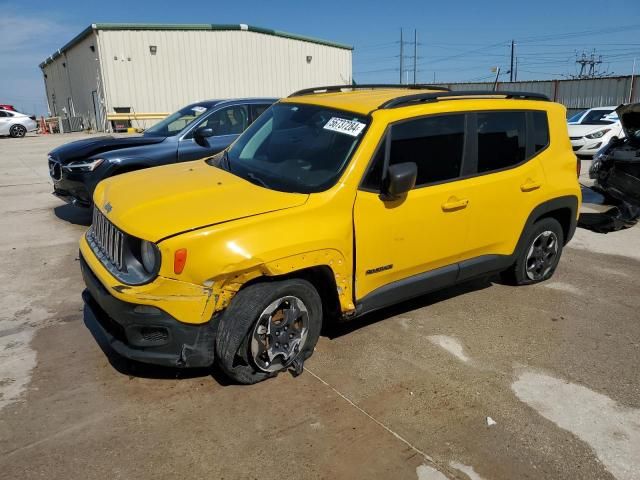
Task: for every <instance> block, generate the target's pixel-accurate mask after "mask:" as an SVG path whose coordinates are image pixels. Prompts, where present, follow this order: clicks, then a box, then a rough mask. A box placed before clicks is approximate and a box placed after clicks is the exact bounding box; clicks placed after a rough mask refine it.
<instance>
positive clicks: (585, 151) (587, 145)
mask: <svg viewBox="0 0 640 480" xmlns="http://www.w3.org/2000/svg"><path fill="white" fill-rule="evenodd" d="M602 145H603V143H602V139H594V140H589V139H587V138H584V137H580V138H577V139H573V138H572V139H571V146H572V147H573V152H574V153H575V154H576V155H585V156H593V155H595V154H596V153H598V151H599V150H600V148H602Z"/></svg>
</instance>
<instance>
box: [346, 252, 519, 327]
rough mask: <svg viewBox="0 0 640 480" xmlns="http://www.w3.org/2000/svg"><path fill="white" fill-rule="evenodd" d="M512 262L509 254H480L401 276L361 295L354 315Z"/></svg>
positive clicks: (448, 285) (493, 271) (467, 278)
mask: <svg viewBox="0 0 640 480" xmlns="http://www.w3.org/2000/svg"><path fill="white" fill-rule="evenodd" d="M513 262H514V258H513V257H512V256H510V255H483V256H481V257H477V258H472V259H470V260H465V261H463V262H460V263H455V264H453V265H447V266H445V267H440V268H436V269H435V270H431V271H428V272H424V273H419V274H418V275H414V276H412V277H409V278H403V279H402V280H398V281H396V282H393V283H390V284H388V285H384V286H382V287H380V288H377V289H376V290H374V291H373V292H371V293H369V294H368V295H366V296H364V297H363V298H362V299H361V300H360V301H359V302H358V303H357V305H356V316H360V315H364V314H365V313H370V312H373V311H375V310H379V309H381V308H384V307H388V306H390V305H394V304H396V303H400V302H404V301H406V300H410V299H412V298H415V297H419V296H421V295H424V294H427V293H430V292H434V291H436V290H441V289H443V288H446V287H450V286H452V285H455V284H457V283H461V282H465V281H467V280H470V279H472V278H476V277H479V276H482V275H488V274H491V273H497V272H500V271H502V270H505V269H506V268H508V267H509V266H511V265H512V264H513Z"/></svg>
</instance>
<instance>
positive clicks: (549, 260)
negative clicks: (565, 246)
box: [525, 230, 558, 281]
mask: <svg viewBox="0 0 640 480" xmlns="http://www.w3.org/2000/svg"><path fill="white" fill-rule="evenodd" d="M557 256H558V236H557V235H556V234H555V233H554V232H552V231H551V230H546V231H544V232H542V233H541V234H539V235H538V236H537V237H536V238H535V239H534V240H533V243H532V244H531V247H530V248H529V252H528V253H527V260H526V263H525V269H526V273H527V277H529V279H530V280H534V281H538V280H542V279H543V278H545V277H546V276H547V275H548V274H549V272H550V271H551V270H552V269H553V266H554V264H555V259H556V257H557Z"/></svg>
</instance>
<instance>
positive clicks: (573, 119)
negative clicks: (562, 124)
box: [567, 110, 584, 123]
mask: <svg viewBox="0 0 640 480" xmlns="http://www.w3.org/2000/svg"><path fill="white" fill-rule="evenodd" d="M582 115H584V110H580V111H579V112H578V113H576V114H575V115H573V116H571V117H570V118H569V120H567V122H569V123H575V122H577V121H579V120H580V117H582Z"/></svg>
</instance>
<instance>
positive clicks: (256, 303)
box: [216, 279, 322, 384]
mask: <svg viewBox="0 0 640 480" xmlns="http://www.w3.org/2000/svg"><path fill="white" fill-rule="evenodd" d="M274 305H275V307H274ZM293 306H295V308H294V307H293ZM296 309H297V312H296ZM298 313H299V314H300V316H299V317H298V316H297V315H298ZM294 317H295V320H293V319H294ZM288 319H292V320H288ZM305 319H306V320H305ZM278 322H280V323H278ZM267 324H268V326H269V327H270V328H269V332H270V333H266V332H267V330H266V325H267ZM305 324H306V326H305ZM289 326H290V327H291V330H288V328H289ZM321 328H322V301H321V299H320V295H318V292H317V290H316V289H315V288H314V286H313V285H312V284H311V283H309V282H308V281H306V280H302V279H288V280H278V281H268V282H261V283H256V284H254V285H250V286H248V287H246V288H244V289H242V290H240V291H239V292H238V293H237V294H236V296H235V297H234V298H233V300H232V301H231V304H230V305H229V307H228V308H227V309H226V310H225V312H224V313H223V314H222V316H221V318H220V323H219V326H218V333H217V336H216V362H217V364H218V366H219V367H220V368H221V369H222V371H223V372H224V373H225V374H226V375H227V376H228V377H229V378H230V379H231V380H233V381H235V382H237V383H241V384H253V383H257V382H260V381H262V380H266V379H267V378H271V377H275V376H276V375H277V374H278V373H280V372H281V371H285V370H287V369H289V368H294V369H295V370H296V373H301V371H302V364H303V362H304V361H305V360H306V359H307V358H309V357H310V356H311V354H312V353H313V349H314V347H315V346H316V343H317V342H318V338H319V336H320V330H321ZM292 332H295V334H294V333H292ZM276 335H278V337H277V338H276ZM280 338H285V341H286V342H287V343H282V345H280V344H279V342H277V340H278V339H280ZM289 338H292V339H293V340H291V344H290V343H288V342H289ZM260 339H262V340H260ZM279 345H280V347H279V348H280V350H278V349H277V348H276V347H278V346H279ZM265 346H266V347H265ZM285 346H286V349H285ZM274 352H278V353H276V354H275V355H274V356H272V354H273V353H274Z"/></svg>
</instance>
